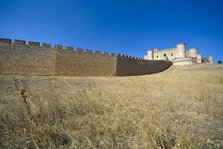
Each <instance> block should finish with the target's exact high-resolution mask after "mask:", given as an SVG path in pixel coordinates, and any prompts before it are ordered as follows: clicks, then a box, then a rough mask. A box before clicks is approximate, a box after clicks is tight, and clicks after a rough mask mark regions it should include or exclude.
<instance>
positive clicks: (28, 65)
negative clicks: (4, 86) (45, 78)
mask: <svg viewBox="0 0 223 149" xmlns="http://www.w3.org/2000/svg"><path fill="white" fill-rule="evenodd" d="M55 54H56V53H55V51H53V50H52V49H51V48H50V47H49V46H48V45H46V44H43V46H42V47H41V46H40V43H38V42H29V43H28V44H26V43H25V41H22V40H15V41H14V43H11V40H10V39H4V40H3V39H1V40H0V73H1V74H22V75H23V74H30V75H54V74H55V61H56V55H55Z"/></svg>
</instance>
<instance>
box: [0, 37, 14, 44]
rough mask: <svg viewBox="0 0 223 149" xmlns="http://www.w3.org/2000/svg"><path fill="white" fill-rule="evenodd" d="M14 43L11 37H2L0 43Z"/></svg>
mask: <svg viewBox="0 0 223 149" xmlns="http://www.w3.org/2000/svg"><path fill="white" fill-rule="evenodd" d="M10 43H12V40H11V39H8V38H0V44H10Z"/></svg>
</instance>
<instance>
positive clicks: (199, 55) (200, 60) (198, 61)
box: [197, 54, 202, 63]
mask: <svg viewBox="0 0 223 149" xmlns="http://www.w3.org/2000/svg"><path fill="white" fill-rule="evenodd" d="M197 63H202V55H201V54H198V55H197Z"/></svg>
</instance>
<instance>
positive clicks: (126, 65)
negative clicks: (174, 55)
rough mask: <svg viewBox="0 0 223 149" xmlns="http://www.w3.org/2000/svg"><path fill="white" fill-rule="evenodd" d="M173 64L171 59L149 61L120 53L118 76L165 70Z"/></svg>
mask: <svg viewBox="0 0 223 149" xmlns="http://www.w3.org/2000/svg"><path fill="white" fill-rule="evenodd" d="M171 65H172V63H171V62H169V61H163V60H157V61H148V60H144V59H138V58H134V57H129V56H125V55H118V59H117V70H116V74H117V75H118V76H126V75H143V74H151V73H157V72H161V71H164V70H166V69H168V68H169V67H170V66H171Z"/></svg>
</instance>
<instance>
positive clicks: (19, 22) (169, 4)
mask: <svg viewBox="0 0 223 149" xmlns="http://www.w3.org/2000/svg"><path fill="white" fill-rule="evenodd" d="M0 18H1V21H0V37H2V38H12V39H23V40H27V41H28V40H31V41H39V42H47V43H51V44H52V45H54V44H56V43H58V44H62V45H63V46H64V47H65V46H73V47H82V48H84V49H86V48H90V49H92V50H101V51H108V52H115V53H120V54H127V55H131V56H136V57H143V56H144V55H145V54H146V51H147V49H153V48H161V49H162V48H171V47H175V46H176V44H177V43H179V42H186V43H187V48H188V49H189V48H193V47H197V48H198V50H199V52H200V53H202V54H203V56H206V57H207V56H209V55H212V56H214V57H215V62H217V61H218V60H223V1H222V0H0Z"/></svg>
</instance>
